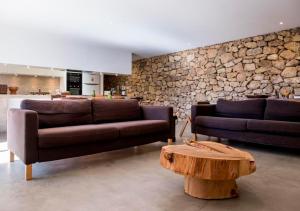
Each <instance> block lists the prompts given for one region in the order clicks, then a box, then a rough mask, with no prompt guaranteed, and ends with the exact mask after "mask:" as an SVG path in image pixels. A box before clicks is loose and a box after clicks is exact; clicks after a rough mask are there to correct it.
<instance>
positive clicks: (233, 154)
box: [160, 141, 256, 199]
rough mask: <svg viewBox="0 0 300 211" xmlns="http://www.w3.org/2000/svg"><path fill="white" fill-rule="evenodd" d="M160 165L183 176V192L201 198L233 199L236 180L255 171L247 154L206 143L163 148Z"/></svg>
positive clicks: (220, 145)
mask: <svg viewBox="0 0 300 211" xmlns="http://www.w3.org/2000/svg"><path fill="white" fill-rule="evenodd" d="M160 164H161V165H162V166H163V167H165V168H167V169H170V170H172V171H174V172H175V173H178V174H182V175H184V176H185V185H184V186H185V192H186V193H187V194H189V195H191V196H194V197H198V198H202V199H225V198H233V197H236V196H237V195H238V191H237V185H236V182H235V179H237V178H238V177H240V176H244V175H248V174H251V173H253V172H254V171H255V170H256V167H255V160H254V158H253V157H252V155H251V154H250V153H248V152H244V151H241V150H238V149H235V148H233V147H230V146H226V145H224V144H220V143H215V142H208V141H201V142H196V141H190V142H188V143H187V144H186V145H168V146H164V147H162V150H161V154H160Z"/></svg>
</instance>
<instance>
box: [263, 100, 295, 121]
mask: <svg viewBox="0 0 300 211" xmlns="http://www.w3.org/2000/svg"><path fill="white" fill-rule="evenodd" d="M265 119H268V120H279V121H290V122H300V101H295V100H276V99H270V100H267V106H266V111H265Z"/></svg>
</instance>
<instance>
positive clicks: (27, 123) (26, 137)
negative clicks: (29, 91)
mask: <svg viewBox="0 0 300 211" xmlns="http://www.w3.org/2000/svg"><path fill="white" fill-rule="evenodd" d="M38 127H39V126H38V114H37V112H35V111H31V110H24V109H10V110H9V111H8V113H7V141H8V149H9V150H10V151H12V152H13V153H15V154H16V155H17V156H18V157H19V158H20V159H21V160H22V161H23V162H24V163H25V164H26V165H28V164H32V163H35V162H36V161H38Z"/></svg>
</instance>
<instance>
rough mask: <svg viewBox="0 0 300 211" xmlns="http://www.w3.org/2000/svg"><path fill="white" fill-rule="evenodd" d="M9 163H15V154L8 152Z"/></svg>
mask: <svg viewBox="0 0 300 211" xmlns="http://www.w3.org/2000/svg"><path fill="white" fill-rule="evenodd" d="M9 161H10V162H14V161H15V154H14V153H13V152H12V151H9Z"/></svg>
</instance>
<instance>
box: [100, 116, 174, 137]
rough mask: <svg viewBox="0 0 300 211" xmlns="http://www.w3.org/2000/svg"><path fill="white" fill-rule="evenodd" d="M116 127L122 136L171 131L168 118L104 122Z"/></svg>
mask: <svg viewBox="0 0 300 211" xmlns="http://www.w3.org/2000/svg"><path fill="white" fill-rule="evenodd" d="M104 125H107V126H111V127H115V128H117V129H118V130H119V132H120V137H121V138H122V137H130V136H141V135H148V134H155V133H163V132H168V131H169V123H168V122H167V121H166V120H137V121H128V122H116V123H108V124H104Z"/></svg>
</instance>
